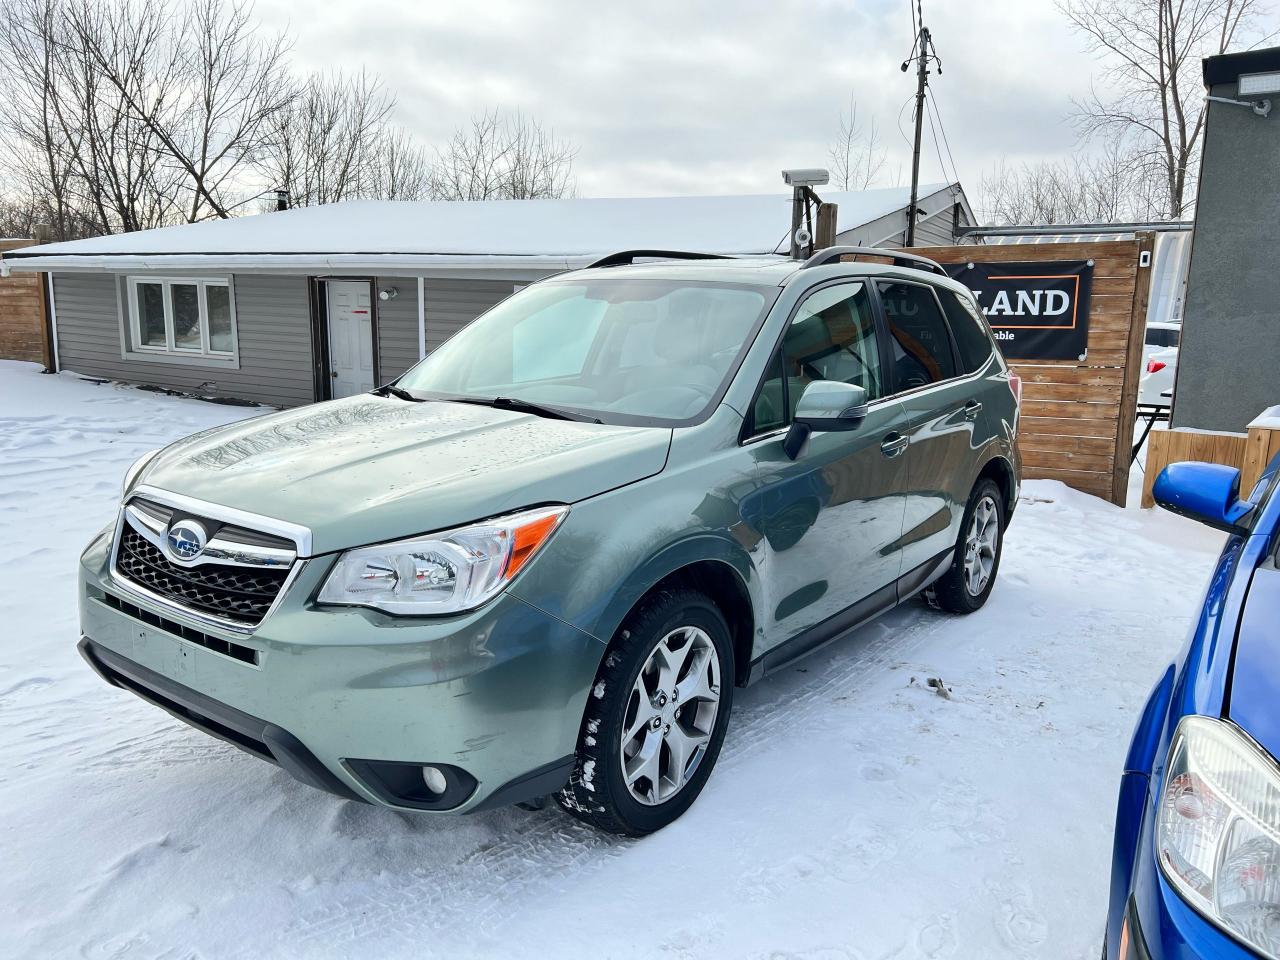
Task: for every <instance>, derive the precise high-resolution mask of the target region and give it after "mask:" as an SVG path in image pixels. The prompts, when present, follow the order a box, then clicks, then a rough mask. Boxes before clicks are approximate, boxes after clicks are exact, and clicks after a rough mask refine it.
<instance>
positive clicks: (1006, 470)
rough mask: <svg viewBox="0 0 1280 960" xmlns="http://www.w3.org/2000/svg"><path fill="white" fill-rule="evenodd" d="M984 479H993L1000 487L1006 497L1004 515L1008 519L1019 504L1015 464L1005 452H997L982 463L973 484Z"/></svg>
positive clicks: (975, 484)
mask: <svg viewBox="0 0 1280 960" xmlns="http://www.w3.org/2000/svg"><path fill="white" fill-rule="evenodd" d="M983 480H991V481H993V482H994V483H995V485H996V486H997V487H999V488H1000V493H1001V494H1002V495H1003V497H1004V515H1005V518H1006V521H1007V519H1008V518H1009V517H1010V516H1012V515H1013V510H1014V507H1016V506H1017V505H1018V478H1017V475H1016V474H1015V473H1014V470H1013V464H1012V463H1011V462H1010V461H1009V459H1008V458H1007V457H1005V456H1004V455H1003V454H999V453H997V454H995V455H994V456H992V457H991V458H990V459H988V460H987V461H986V463H984V464H983V465H982V469H980V470H979V471H978V475H977V476H976V477H974V479H973V486H974V487H976V486H977V485H978V484H979V483H981V482H982V481H983ZM970 489H972V488H970Z"/></svg>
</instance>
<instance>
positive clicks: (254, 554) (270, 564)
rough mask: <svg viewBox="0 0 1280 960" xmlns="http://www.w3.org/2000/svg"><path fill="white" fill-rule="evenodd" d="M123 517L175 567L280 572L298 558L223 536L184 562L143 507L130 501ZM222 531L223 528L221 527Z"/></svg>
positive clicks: (289, 552) (163, 525)
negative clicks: (216, 567)
mask: <svg viewBox="0 0 1280 960" xmlns="http://www.w3.org/2000/svg"><path fill="white" fill-rule="evenodd" d="M124 518H125V520H126V521H128V523H129V526H130V527H132V528H133V529H134V530H136V531H137V532H138V534H139V536H141V537H143V538H144V539H145V540H147V541H148V542H150V543H151V545H152V546H153V547H155V548H156V549H157V550H159V551H160V552H161V553H163V554H164V556H165V559H166V560H168V561H169V562H170V563H172V564H174V565H175V566H178V567H199V566H202V565H203V564H206V563H216V564H218V565H219V566H225V567H259V568H269V569H279V568H280V567H287V566H289V565H290V564H291V563H293V561H294V560H296V559H297V554H296V553H294V551H292V550H280V549H277V548H275V547H260V546H255V545H252V544H248V543H240V542H239V541H236V540H228V539H226V538H225V537H223V536H215V537H214V538H213V539H212V540H210V541H209V542H208V543H207V544H205V547H204V551H203V552H202V553H201V554H200V556H198V557H196V558H195V559H194V560H183V559H182V558H181V557H175V556H174V555H173V554H172V553H171V552H170V551H169V548H168V543H167V541H166V540H165V532H166V530H167V529H168V526H167V524H166V523H162V522H161V521H160V520H159V519H158V518H157V517H156V516H155V515H154V514H152V513H150V512H149V511H147V510H146V509H145V507H140V506H139V504H137V503H133V502H130V503H128V504H126V505H125V508H124ZM223 529H224V530H225V528H223ZM249 532H252V531H249Z"/></svg>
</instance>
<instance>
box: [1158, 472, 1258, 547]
mask: <svg viewBox="0 0 1280 960" xmlns="http://www.w3.org/2000/svg"><path fill="white" fill-rule="evenodd" d="M1151 493H1152V495H1153V496H1154V497H1155V500H1156V503H1158V504H1160V506H1162V507H1164V508H1165V509H1166V510H1169V511H1171V512H1173V513H1177V514H1181V515H1182V516H1184V517H1190V518H1191V519H1193V520H1199V521H1200V522H1201V523H1205V524H1208V525H1209V526H1211V527H1216V528H1217V529H1219V530H1225V531H1227V533H1240V534H1243V533H1247V532H1248V529H1247V528H1246V527H1245V526H1244V521H1245V519H1246V518H1247V517H1248V516H1249V513H1250V512H1251V511H1252V510H1253V507H1254V505H1253V504H1252V503H1250V502H1249V501H1248V500H1241V499H1240V471H1239V470H1237V469H1236V468H1235V467H1228V466H1224V465H1223V464H1220V463H1198V462H1190V463H1171V464H1169V465H1168V466H1167V467H1165V468H1164V469H1163V470H1161V471H1160V476H1158V477H1156V482H1155V486H1154V487H1153V488H1152V490H1151Z"/></svg>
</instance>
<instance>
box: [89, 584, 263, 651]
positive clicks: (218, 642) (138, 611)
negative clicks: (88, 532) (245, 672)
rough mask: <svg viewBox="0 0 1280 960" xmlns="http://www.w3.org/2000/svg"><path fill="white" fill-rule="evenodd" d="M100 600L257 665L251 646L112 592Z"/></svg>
mask: <svg viewBox="0 0 1280 960" xmlns="http://www.w3.org/2000/svg"><path fill="white" fill-rule="evenodd" d="M102 602H103V603H105V604H106V605H107V606H109V607H111V608H112V609H113V610H119V611H120V612H121V613H123V614H124V615H125V616H126V617H132V618H133V619H134V620H138V621H141V622H142V623H145V624H148V625H150V626H153V627H156V628H158V629H160V630H164V631H165V632H167V633H172V634H174V635H175V636H179V637H181V638H182V639H183V640H186V641H187V642H188V643H194V644H196V645H197V646H201V647H204V648H205V649H206V650H212V651H214V653H220V654H222V655H223V656H225V657H231V659H233V660H239V661H240V662H241V663H249V664H252V665H253V666H255V667H256V666H257V665H258V651H257V650H255V649H253V647H246V646H245V645H244V644H243V643H233V642H232V641H230V640H223V639H222V638H221V637H211V636H209V634H207V633H201V632H200V631H199V630H194V629H192V628H191V627H187V626H183V625H182V624H181V623H178V622H177V621H175V620H170V619H169V618H168V617H162V616H160V615H158V614H155V613H152V612H151V611H150V610H144V609H143V608H142V607H139V606H137V605H136V604H132V603H130V602H129V601H128V600H121V599H120V598H119V597H117V596H115V595H114V594H110V593H103V595H102Z"/></svg>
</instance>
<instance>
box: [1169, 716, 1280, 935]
mask: <svg viewBox="0 0 1280 960" xmlns="http://www.w3.org/2000/svg"><path fill="white" fill-rule="evenodd" d="M1156 844H1157V855H1158V857H1159V860H1160V866H1161V868H1162V869H1163V871H1164V875H1165V877H1167V878H1168V880H1169V882H1170V883H1171V884H1172V885H1173V886H1174V888H1175V889H1176V890H1177V891H1178V892H1179V893H1180V894H1181V895H1182V896H1183V897H1184V898H1186V900H1187V901H1188V902H1189V903H1190V904H1191V905H1192V906H1193V907H1195V908H1196V909H1197V910H1198V911H1199V912H1200V913H1202V914H1204V916H1205V917H1207V918H1208V919H1209V920H1211V921H1213V922H1214V923H1215V924H1217V925H1218V926H1220V927H1221V928H1222V929H1223V930H1225V931H1227V932H1228V933H1230V934H1232V935H1233V936H1235V937H1237V938H1238V939H1240V940H1242V941H1243V942H1244V943H1246V944H1248V945H1249V946H1250V947H1252V948H1253V949H1254V950H1257V951H1258V952H1259V953H1261V954H1262V955H1263V956H1265V957H1268V958H1271V960H1280V767H1278V766H1277V765H1276V762H1275V761H1274V760H1273V759H1272V758H1271V757H1270V756H1269V755H1268V754H1267V753H1266V752H1265V751H1263V750H1262V749H1261V748H1260V747H1258V745H1257V744H1255V743H1254V742H1253V741H1252V740H1250V739H1249V738H1248V737H1247V736H1245V734H1244V733H1242V732H1241V731H1240V730H1239V728H1237V727H1236V726H1235V725H1234V724H1231V723H1228V722H1225V721H1222V720H1214V719H1211V718H1209V717H1196V716H1189V717H1184V718H1183V720H1182V722H1181V723H1180V724H1178V729H1177V731H1176V732H1175V734H1174V738H1173V744H1172V746H1171V747H1170V748H1169V762H1168V765H1167V766H1166V768H1165V776H1164V790H1163V793H1162V794H1161V797H1160V807H1159V814H1158V818H1157V828H1156Z"/></svg>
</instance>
